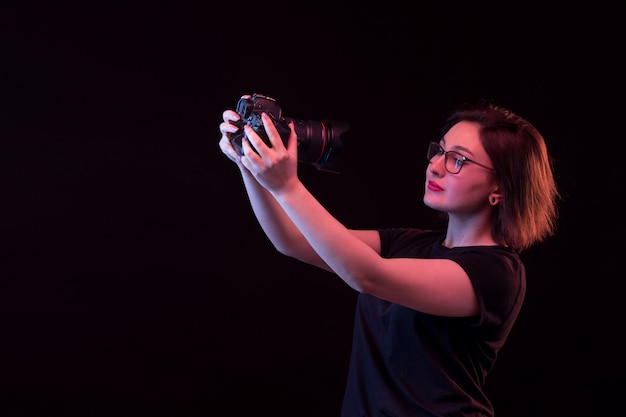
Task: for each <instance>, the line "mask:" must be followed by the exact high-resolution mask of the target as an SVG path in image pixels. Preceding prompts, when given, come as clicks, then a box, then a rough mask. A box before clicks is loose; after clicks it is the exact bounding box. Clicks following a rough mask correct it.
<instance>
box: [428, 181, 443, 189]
mask: <svg viewBox="0 0 626 417" xmlns="http://www.w3.org/2000/svg"><path fill="white" fill-rule="evenodd" d="M427 187H428V189H429V190H430V191H443V188H441V187H440V186H439V185H438V184H437V183H436V182H434V181H430V180H429V181H428V185H427Z"/></svg>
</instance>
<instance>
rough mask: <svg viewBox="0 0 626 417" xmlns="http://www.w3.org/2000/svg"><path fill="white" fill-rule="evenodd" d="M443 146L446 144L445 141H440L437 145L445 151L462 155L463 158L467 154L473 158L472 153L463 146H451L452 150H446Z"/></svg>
mask: <svg viewBox="0 0 626 417" xmlns="http://www.w3.org/2000/svg"><path fill="white" fill-rule="evenodd" d="M445 144H446V140H445V139H442V140H441V141H440V142H439V145H440V146H441V147H442V148H444V149H445V150H446V151H453V152H457V153H460V154H463V155H464V156H465V154H469V155H470V156H471V157H474V153H473V152H472V151H470V150H469V149H468V148H466V147H465V146H453V147H452V149H446V148H445Z"/></svg>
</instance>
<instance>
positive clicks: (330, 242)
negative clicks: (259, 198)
mask: <svg viewBox="0 0 626 417" xmlns="http://www.w3.org/2000/svg"><path fill="white" fill-rule="evenodd" d="M273 196H274V198H275V202H276V203H277V204H280V206H281V207H282V211H283V213H285V214H286V215H287V216H289V218H290V219H291V222H292V224H293V225H294V227H295V228H297V229H298V230H299V231H300V233H302V234H303V236H304V238H305V239H306V240H307V242H308V244H309V245H311V247H312V248H313V250H314V251H315V253H317V254H318V256H319V257H320V258H321V259H322V261H323V262H324V263H325V264H326V265H328V266H329V267H330V269H331V270H332V271H334V272H335V273H336V274H337V275H339V277H341V279H343V280H344V281H345V282H346V283H347V284H348V285H349V286H350V287H352V288H353V289H355V290H357V291H361V290H362V289H363V286H364V283H365V281H364V280H366V279H367V278H368V277H369V276H370V275H371V274H370V272H371V271H373V269H374V268H375V267H376V266H377V264H376V262H377V260H379V259H380V256H379V255H378V253H377V252H376V250H375V249H373V248H372V247H371V246H370V245H368V244H367V243H366V242H364V241H363V240H362V239H359V238H358V237H357V236H355V234H354V233H353V232H352V231H351V230H349V229H348V228H346V227H345V226H344V225H343V224H341V223H340V222H339V221H338V220H337V219H335V218H334V217H333V216H332V215H331V214H330V213H329V212H328V211H327V210H326V209H325V208H324V207H323V206H322V205H321V204H320V203H319V201H317V199H316V198H315V197H314V196H313V195H312V194H311V193H310V192H309V191H308V190H307V189H306V187H304V185H303V184H302V183H301V182H299V181H297V182H296V183H295V185H294V186H291V187H290V189H289V190H287V191H281V192H276V193H275V194H273Z"/></svg>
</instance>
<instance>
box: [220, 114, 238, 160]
mask: <svg viewBox="0 0 626 417" xmlns="http://www.w3.org/2000/svg"><path fill="white" fill-rule="evenodd" d="M222 119H223V120H224V121H223V122H222V123H220V132H221V134H222V137H221V138H220V142H219V146H220V149H221V150H222V152H223V153H224V155H226V156H227V157H228V159H230V160H231V161H233V162H236V163H237V165H239V164H240V163H241V155H240V154H239V152H237V150H236V149H235V148H234V147H233V145H232V144H231V143H230V136H231V134H232V133H235V132H237V131H238V130H239V128H238V127H237V126H236V125H235V124H234V123H233V122H236V121H238V120H239V119H241V116H239V114H238V113H237V112H235V111H234V110H225V111H224V113H222Z"/></svg>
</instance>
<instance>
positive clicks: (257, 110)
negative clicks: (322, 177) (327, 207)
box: [230, 94, 350, 173]
mask: <svg viewBox="0 0 626 417" xmlns="http://www.w3.org/2000/svg"><path fill="white" fill-rule="evenodd" d="M236 111H237V113H238V114H239V116H241V119H240V120H239V121H237V122H236V123H235V124H236V125H237V126H238V127H239V130H238V131H237V132H235V133H233V134H232V135H231V138H230V142H231V144H232V145H233V147H234V148H235V149H236V150H237V152H239V153H240V154H242V155H243V147H242V144H241V141H242V139H243V137H244V135H245V134H244V132H243V127H244V125H246V124H247V125H248V126H250V127H251V128H252V129H253V130H254V131H255V132H256V133H257V134H258V135H259V137H260V138H261V139H262V140H263V142H265V144H266V145H267V146H269V147H271V146H272V145H271V143H270V140H269V137H268V135H267V132H265V128H264V127H263V122H262V121H261V114H262V113H266V114H267V115H268V116H269V117H270V119H271V120H272V122H274V125H275V126H276V130H277V131H278V133H279V134H280V137H281V139H282V141H283V143H284V144H285V146H287V140H288V139H289V134H290V133H291V129H290V128H289V123H290V122H293V124H294V130H295V132H296V135H297V137H298V162H303V163H307V164H311V165H313V166H315V168H317V169H318V170H321V171H327V172H331V173H340V172H341V169H340V162H341V157H342V155H343V141H342V139H341V135H343V134H344V133H345V132H346V131H347V130H348V129H349V128H350V126H349V125H348V123H346V122H331V121H329V120H322V121H313V120H301V119H294V118H290V117H283V116H282V115H281V108H280V105H279V104H278V102H277V101H276V100H274V99H273V98H271V97H267V96H264V95H262V94H253V95H252V96H250V97H245V98H244V97H242V98H240V99H239V101H238V102H237V107H236ZM255 151H256V150H255Z"/></svg>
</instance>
